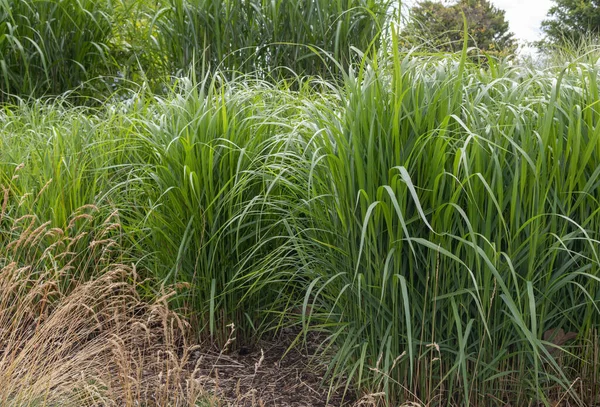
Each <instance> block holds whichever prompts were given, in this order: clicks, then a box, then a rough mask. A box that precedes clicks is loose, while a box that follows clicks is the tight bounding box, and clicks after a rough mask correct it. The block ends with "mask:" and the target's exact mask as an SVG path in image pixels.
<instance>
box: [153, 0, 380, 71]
mask: <svg viewBox="0 0 600 407" xmlns="http://www.w3.org/2000/svg"><path fill="white" fill-rule="evenodd" d="M391 3H392V2H391V1H389V0H383V1H375V0H340V1H323V0H318V1H282V0H277V1H270V0H268V1H267V0H247V1H242V2H240V1H235V0H224V1H223V0H201V1H188V0H168V1H165V4H164V6H163V8H161V9H160V10H159V11H158V12H157V13H156V15H155V16H154V22H155V25H156V30H157V34H156V41H157V43H158V44H159V49H160V50H161V53H162V54H163V55H165V56H167V59H166V63H167V64H168V66H169V70H170V72H171V73H172V74H176V73H177V71H179V70H182V69H183V70H184V72H185V69H187V68H189V67H190V66H194V67H195V70H196V72H207V71H214V70H216V69H220V70H222V71H226V72H229V73H230V75H231V74H232V73H233V74H234V75H235V73H236V72H237V73H248V72H256V73H258V74H259V75H261V76H262V77H271V76H273V77H275V78H276V79H277V78H289V77H294V76H295V75H319V76H323V77H331V76H332V75H339V74H340V71H339V69H338V67H337V64H339V65H340V66H341V67H343V68H348V67H349V66H350V64H351V63H352V62H354V61H355V60H356V58H355V55H354V54H355V53H354V52H353V51H352V48H353V47H354V48H356V49H357V50H361V51H365V50H367V49H369V48H370V47H375V46H378V45H379V43H380V41H379V35H380V33H381V32H382V30H384V28H385V27H386V25H387V24H386V22H387V21H388V17H389V14H388V13H389V11H390V6H391ZM161 6H162V4H161ZM334 61H336V63H334Z"/></svg>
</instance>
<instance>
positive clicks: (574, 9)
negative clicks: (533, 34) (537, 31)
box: [540, 0, 600, 45]
mask: <svg viewBox="0 0 600 407" xmlns="http://www.w3.org/2000/svg"><path fill="white" fill-rule="evenodd" d="M554 2H555V3H556V5H555V6H553V7H552V8H551V9H550V11H549V12H548V17H550V18H549V19H547V20H544V21H542V31H543V32H544V33H545V34H546V38H545V40H544V41H543V42H542V43H540V45H544V44H545V43H546V44H547V43H554V44H556V43H565V42H566V43H575V44H576V43H579V42H580V41H581V40H582V39H584V38H586V37H588V36H589V35H598V34H600V0H554Z"/></svg>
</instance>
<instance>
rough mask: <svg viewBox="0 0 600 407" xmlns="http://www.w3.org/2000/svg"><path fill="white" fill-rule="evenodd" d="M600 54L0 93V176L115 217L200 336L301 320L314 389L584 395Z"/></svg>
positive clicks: (599, 144)
mask: <svg viewBox="0 0 600 407" xmlns="http://www.w3.org/2000/svg"><path fill="white" fill-rule="evenodd" d="M393 49H398V48H397V47H393ZM598 66H599V65H598V64H597V61H596V60H594V59H593V58H592V56H590V54H588V59H584V60H579V61H574V62H569V63H564V64H562V65H560V66H554V67H550V68H546V69H535V68H532V67H528V66H524V65H523V66H519V65H511V64H507V63H502V62H497V63H494V62H493V61H492V62H491V63H489V65H488V66H486V67H485V68H482V67H480V66H477V65H473V64H472V63H470V62H469V61H468V60H467V59H466V57H465V55H462V56H455V57H454V56H436V55H432V56H425V57H423V56H420V57H416V56H413V55H410V54H408V55H407V54H399V53H398V52H391V53H390V54H389V55H386V53H385V52H381V53H379V54H378V55H377V56H373V57H372V58H371V59H368V58H367V57H365V58H363V59H362V60H361V62H360V63H359V64H356V65H353V66H352V68H353V69H349V70H346V71H345V74H344V76H343V77H342V83H341V84H339V85H333V84H330V83H328V82H326V81H322V80H316V79H304V80H301V79H297V82H296V83H295V84H294V85H293V86H291V85H290V84H289V83H286V82H279V83H275V84H273V83H268V82H264V81H261V80H258V79H256V78H253V77H248V76H244V77H241V78H238V79H235V80H231V81H227V80H226V79H224V77H223V76H219V75H217V76H211V77H209V78H207V79H206V80H204V81H201V82H200V83H199V84H197V85H194V82H193V81H191V80H190V81H188V80H185V79H184V80H181V81H180V82H179V83H178V84H177V87H176V88H175V89H174V90H173V91H172V93H171V94H170V95H168V96H165V97H158V96H155V95H151V94H143V93H139V94H137V95H134V97H132V99H130V100H128V101H125V102H111V103H107V104H106V105H105V106H103V107H102V108H98V109H89V108H85V109H84V108H81V107H73V106H70V105H68V104H66V103H62V104H60V103H54V104H45V105H44V104H39V105H34V106H27V105H20V106H5V107H4V109H3V110H2V112H0V115H1V116H2V123H3V124H2V127H0V168H1V171H0V174H1V178H0V184H1V185H3V186H10V189H11V190H12V191H15V194H16V193H17V192H18V194H19V196H23V195H26V193H28V192H29V193H31V195H29V196H25V198H23V200H22V202H21V203H20V204H13V205H12V206H11V207H10V208H9V209H8V210H9V211H10V214H11V215H10V216H11V218H12V219H16V218H18V216H20V214H26V213H31V212H35V213H36V214H37V216H38V217H39V219H40V220H41V221H46V220H52V221H53V222H55V224H59V225H60V224H63V225H68V223H69V222H70V221H71V220H70V218H69V214H71V213H73V210H75V209H76V208H78V207H80V206H82V205H84V204H88V203H89V204H94V205H95V206H96V207H97V208H99V210H100V211H104V212H105V213H106V215H109V214H110V213H113V212H114V211H115V210H117V211H118V214H119V220H120V224H121V225H122V234H121V235H120V239H121V246H123V247H125V248H126V249H127V252H126V253H127V255H126V257H125V258H124V259H123V260H124V261H132V262H136V263H137V266H138V269H139V270H142V271H141V272H142V273H152V274H154V276H155V277H158V279H159V281H161V282H164V283H165V284H170V283H173V282H184V283H186V284H182V285H181V287H182V289H181V290H180V292H179V296H178V297H177V298H176V300H177V301H178V303H179V305H180V306H181V307H182V309H183V311H184V312H186V313H187V314H188V316H189V317H190V318H191V319H192V320H193V321H194V325H195V326H196V328H197V330H198V332H199V334H200V335H206V336H210V337H212V338H213V340H215V341H217V342H219V341H225V340H226V339H227V338H226V336H225V335H224V334H225V331H224V327H225V325H226V324H228V323H229V322H231V321H234V322H235V323H236V324H237V325H239V326H240V331H239V332H241V333H242V334H243V335H244V336H245V339H246V340H251V339H252V338H257V337H259V336H260V335H270V334H273V333H276V332H278V331H280V330H281V329H282V328H284V327H289V326H296V327H298V328H299V329H301V333H300V334H299V336H298V342H299V343H300V342H302V341H303V340H304V339H305V338H308V337H309V336H308V334H312V333H318V337H319V338H320V340H321V345H322V346H321V349H320V350H322V351H323V352H324V355H333V357H330V358H329V357H328V358H322V359H321V361H323V362H324V363H327V364H328V366H329V376H328V377H327V381H326V383H328V384H331V385H333V386H337V385H339V386H342V387H346V386H347V387H348V389H349V391H350V389H358V390H359V393H375V394H378V393H382V394H383V395H382V396H381V404H386V403H387V404H389V405H397V404H400V403H403V402H407V401H412V402H416V403H420V404H423V405H479V406H489V405H506V404H507V403H510V404H511V405H534V404H535V403H538V402H541V403H545V404H547V405H550V404H551V403H555V402H557V401H565V400H569V402H570V403H572V404H575V405H585V404H587V405H591V404H592V403H593V402H595V401H594V397H595V395H596V394H597V392H598V391H597V389H598V381H597V377H598V373H599V372H598V366H599V364H598V362H599V360H598V343H597V330H598V325H599V322H600V321H599V318H598V317H599V312H598V311H599V310H598V308H597V307H598V304H597V302H598V299H599V298H598V296H599V295H600V294H599V293H598V290H597V285H598V282H599V257H598V249H599V247H600V245H599V242H600V241H599V240H598V238H599V236H598V233H599V231H600V209H598V207H599V204H598V202H599V200H600V192H599V191H600V169H599V168H600V155H599V152H600V138H599V137H600V127H599V126H598V116H599V114H600V110H599V109H600V108H599V107H598V104H597V100H598V96H599V95H598V91H599V86H598V83H597V78H598V74H599V71H598V69H599V68H598ZM292 89H294V90H292ZM40 103H41V102H40ZM21 163H24V167H23V168H21V169H19V171H18V173H19V176H18V177H17V178H14V177H13V174H14V171H15V168H16V167H19V164H21ZM51 179H52V182H51V183H49V184H48V185H46V184H47V183H48V182H49V181H50V180H51ZM42 190H43V191H42ZM0 226H2V225H1V224H0ZM3 227H4V226H3ZM2 232H9V230H5V229H2ZM0 236H2V235H0ZM185 287H189V288H185ZM558 329H563V330H564V331H565V332H574V333H576V338H574V339H573V340H572V341H571V342H566V343H562V342H560V341H559V340H557V338H556V337H555V338H552V337H551V335H550V333H551V332H553V331H552V330H554V332H556V330H558ZM305 335H306V336H305ZM314 337H315V336H314V335H311V338H313V339H312V340H314ZM557 345H560V346H564V347H565V350H564V351H558V350H556V346H557ZM372 397H375V396H372Z"/></svg>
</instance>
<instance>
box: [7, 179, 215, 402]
mask: <svg viewBox="0 0 600 407" xmlns="http://www.w3.org/2000/svg"><path fill="white" fill-rule="evenodd" d="M2 191H3V198H4V199H3V201H2V211H1V215H0V293H1V295H0V405H2V406H7V407H11V406H19V407H21V406H36V407H38V406H193V405H197V403H200V402H202V403H205V404H203V405H214V404H215V402H214V401H211V400H210V399H209V397H208V396H207V395H206V394H204V392H203V390H202V388H201V386H200V385H199V382H198V381H197V380H195V379H194V372H193V369H192V370H190V369H188V368H186V366H189V363H190V357H191V355H192V353H197V349H196V348H195V347H193V346H190V344H189V343H188V341H187V339H186V338H187V332H188V326H187V324H186V323H185V322H184V321H183V320H182V319H181V318H180V317H179V316H178V315H177V314H176V313H175V312H173V311H171V310H170V309H169V306H168V298H169V297H170V295H171V293H168V292H165V293H163V294H162V295H159V296H156V298H155V299H154V300H152V301H145V300H143V299H142V298H141V297H140V295H139V293H138V291H139V290H137V288H139V287H140V284H143V283H144V282H140V281H139V280H140V279H139V278H138V276H137V273H136V270H135V268H134V267H130V266H126V265H123V264H118V263H115V262H114V259H115V258H118V256H115V253H116V252H118V250H119V249H118V241H117V239H115V238H114V233H119V229H120V228H119V226H118V223H117V222H116V220H115V219H116V218H117V216H116V214H115V213H113V214H111V215H110V216H109V217H108V219H105V220H104V221H101V222H100V223H98V222H94V217H95V216H96V212H97V210H96V208H94V207H85V208H81V210H80V211H78V213H76V214H74V216H73V217H72V219H71V222H70V223H69V225H68V227H67V228H65V229H59V228H52V227H51V226H52V225H50V223H48V222H46V223H42V222H39V221H38V219H37V218H36V217H35V216H34V215H28V216H23V217H20V218H18V219H13V220H11V219H10V218H9V216H8V215H7V214H8V212H10V206H11V205H10V203H9V202H8V201H9V193H8V192H7V191H8V190H7V189H6V188H2ZM98 225H99V226H98ZM82 268H86V269H82Z"/></svg>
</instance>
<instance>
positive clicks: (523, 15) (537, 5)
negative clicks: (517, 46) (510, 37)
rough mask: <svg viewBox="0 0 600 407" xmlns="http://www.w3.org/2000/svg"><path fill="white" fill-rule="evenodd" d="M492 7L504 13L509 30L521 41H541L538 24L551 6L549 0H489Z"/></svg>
mask: <svg viewBox="0 0 600 407" xmlns="http://www.w3.org/2000/svg"><path fill="white" fill-rule="evenodd" d="M491 2H492V3H493V4H494V6H496V7H498V8H500V9H503V10H505V11H506V19H507V20H508V23H509V24H510V30H511V31H512V32H513V33H515V36H516V37H517V38H518V39H520V40H523V41H537V40H539V39H541V32H540V23H541V22H542V20H544V19H545V18H546V15H547V14H548V10H549V9H550V7H551V6H552V4H553V2H552V1H551V0H491Z"/></svg>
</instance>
